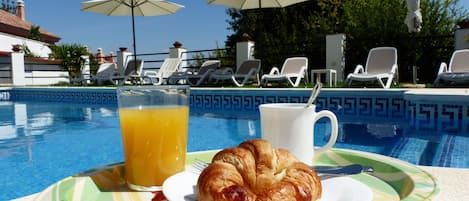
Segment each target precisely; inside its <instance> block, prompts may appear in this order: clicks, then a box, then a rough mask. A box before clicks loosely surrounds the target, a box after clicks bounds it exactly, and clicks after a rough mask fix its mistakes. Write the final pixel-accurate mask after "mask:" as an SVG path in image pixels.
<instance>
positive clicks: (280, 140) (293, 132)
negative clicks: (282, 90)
mask: <svg viewBox="0 0 469 201" xmlns="http://www.w3.org/2000/svg"><path fill="white" fill-rule="evenodd" d="M305 106H306V104H304V103H271V104H261V105H260V106H259V111H260V114H261V128H262V138H263V139H265V140H267V141H269V142H270V143H271V144H272V146H274V147H275V148H284V149H287V150H289V151H290V152H291V153H292V154H293V155H295V156H296V158H298V160H300V161H301V162H304V163H306V164H308V165H312V163H313V157H314V154H315V152H316V153H319V152H323V151H326V150H328V149H330V148H331V147H332V146H334V144H335V142H336V140H337V131H338V123H337V117H336V116H335V115H334V113H332V112H331V111H328V110H322V111H320V112H316V106H315V105H310V106H309V107H305ZM323 117H327V118H329V119H330V121H331V137H330V138H329V142H328V143H327V144H326V145H324V146H323V147H321V148H318V149H316V150H315V149H314V124H315V123H316V121H317V120H319V119H321V118H323Z"/></svg>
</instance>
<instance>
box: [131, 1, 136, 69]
mask: <svg viewBox="0 0 469 201" xmlns="http://www.w3.org/2000/svg"><path fill="white" fill-rule="evenodd" d="M134 7H135V6H134V1H133V0H132V1H131V9H132V37H133V45H134V68H135V73H137V45H136V44H135V15H134Z"/></svg>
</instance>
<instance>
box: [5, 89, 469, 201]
mask: <svg viewBox="0 0 469 201" xmlns="http://www.w3.org/2000/svg"><path fill="white" fill-rule="evenodd" d="M280 92H281V93H279V91H278V90H193V91H192V94H191V118H190V125H189V145H188V149H189V150H188V151H199V150H207V149H220V148H224V147H227V146H234V145H237V144H238V143H239V142H241V141H243V140H246V139H250V138H257V137H259V136H260V123H259V121H258V111H257V108H256V107H257V106H258V104H260V103H263V102H306V99H307V97H308V95H309V91H308V90H281V91H280ZM114 96H115V93H114V89H23V88H19V89H3V90H1V89H0V100H2V101H0V111H1V112H0V168H1V170H2V177H0V189H2V190H0V192H1V193H0V200H8V199H12V198H16V197H20V196H24V195H28V194H31V193H35V192H38V191H41V190H43V189H44V188H45V187H47V186H49V185H50V184H52V183H54V182H56V181H58V180H60V179H62V178H64V177H66V176H68V175H71V174H75V173H78V172H81V171H84V170H87V169H90V168H92V167H96V166H101V165H105V164H109V163H114V162H118V161H122V160H123V156H122V148H121V144H120V143H121V141H120V131H119V124H118V119H117V112H116V106H115V97H114ZM419 98H421V97H419V96H417V95H415V94H405V92H403V91H390V92H385V93H383V92H382V91H362V92H360V93H357V92H350V91H345V92H344V91H334V90H332V91H326V90H325V91H323V92H322V93H321V96H320V97H319V99H318V101H317V104H318V107H320V108H323V109H324V108H327V109H330V110H332V111H333V112H335V113H336V114H337V115H338V118H339V122H340V131H339V139H338V143H337V144H336V147H339V148H348V149H355V150H363V151H369V152H374V153H379V154H383V155H388V156H392V157H396V158H399V159H402V160H405V161H409V162H411V163H414V164H419V165H433V166H447V167H465V168H468V167H469V161H468V159H467V157H465V150H466V149H467V147H468V141H469V140H468V139H467V138H468V134H467V130H465V129H467V125H469V124H468V123H467V119H468V118H467V115H469V114H468V112H467V111H469V110H468V109H467V106H466V105H464V101H461V102H463V103H461V104H460V105H458V103H457V102H456V101H451V102H450V103H447V102H445V101H444V100H446V99H443V100H440V101H439V102H438V103H435V101H434V100H430V99H428V98H424V99H419ZM59 102H61V103H59ZM429 108H430V109H429ZM435 108H436V110H432V109H435ZM417 114H418V115H417ZM445 117H448V118H445ZM315 131H316V133H321V134H322V135H317V136H316V139H315V142H316V145H322V144H324V143H325V140H326V139H325V138H327V137H325V135H327V133H328V126H327V122H321V124H318V125H317V127H316V128H315ZM466 155H467V154H466Z"/></svg>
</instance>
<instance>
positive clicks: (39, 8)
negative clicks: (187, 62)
mask: <svg viewBox="0 0 469 201" xmlns="http://www.w3.org/2000/svg"><path fill="white" fill-rule="evenodd" d="M83 1H85V0H61V1H59V0H25V13H26V20H27V21H28V22H30V23H32V24H35V25H38V26H40V27H41V28H44V29H46V30H47V31H49V32H52V33H54V34H56V35H58V36H60V37H61V38H62V39H61V40H60V41H59V43H58V44H64V43H67V44H72V43H73V44H83V45H87V46H88V47H89V48H90V50H91V51H92V52H96V49H97V48H98V47H101V48H103V51H104V52H105V53H109V51H113V52H116V51H117V50H118V48H119V47H128V48H129V50H132V26H131V18H130V17H126V16H106V15H102V14H96V13H92V12H83V11H81V10H80V2H83ZM172 2H174V3H178V4H181V5H184V6H185V8H183V9H180V10H179V11H178V12H176V13H175V14H171V15H163V16H155V17H136V19H135V27H136V28H135V29H136V36H137V42H136V43H137V53H139V54H140V53H155V52H165V51H167V50H168V48H169V47H171V46H172V44H173V42H174V41H180V42H181V43H182V44H183V45H184V47H186V48H187V49H188V50H201V49H214V48H216V47H217V43H218V46H219V47H223V46H224V41H225V39H226V36H227V35H230V33H231V31H229V30H227V28H228V23H227V22H226V20H228V15H227V14H226V13H225V9H226V7H223V6H216V5H208V4H207V3H206V0H172ZM132 51H133V50H132Z"/></svg>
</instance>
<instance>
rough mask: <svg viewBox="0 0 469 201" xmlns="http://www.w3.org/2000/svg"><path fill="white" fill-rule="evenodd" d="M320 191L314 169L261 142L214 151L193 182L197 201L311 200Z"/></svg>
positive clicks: (318, 195)
mask: <svg viewBox="0 0 469 201" xmlns="http://www.w3.org/2000/svg"><path fill="white" fill-rule="evenodd" d="M321 192H322V187H321V182H320V179H319V177H318V175H317V174H316V172H315V171H314V170H312V169H311V168H310V167H309V166H307V165H306V164H304V163H302V162H300V161H298V160H297V159H296V158H295V157H294V156H293V155H292V154H291V153H290V152H288V151H287V150H284V149H274V148H273V147H272V145H271V144H270V143H268V142H267V141H265V140H262V139H254V140H248V141H245V142H242V143H241V144H240V145H239V146H238V147H233V148H227V149H224V150H222V151H220V152H218V153H217V154H216V155H215V156H214V157H213V159H212V163H211V164H210V165H209V166H208V167H207V168H205V169H204V170H203V171H202V173H201V174H200V176H199V178H198V181H197V199H198V201H277V200H278V201H290V200H291V201H294V200H295V201H315V200H317V199H319V198H321Z"/></svg>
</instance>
